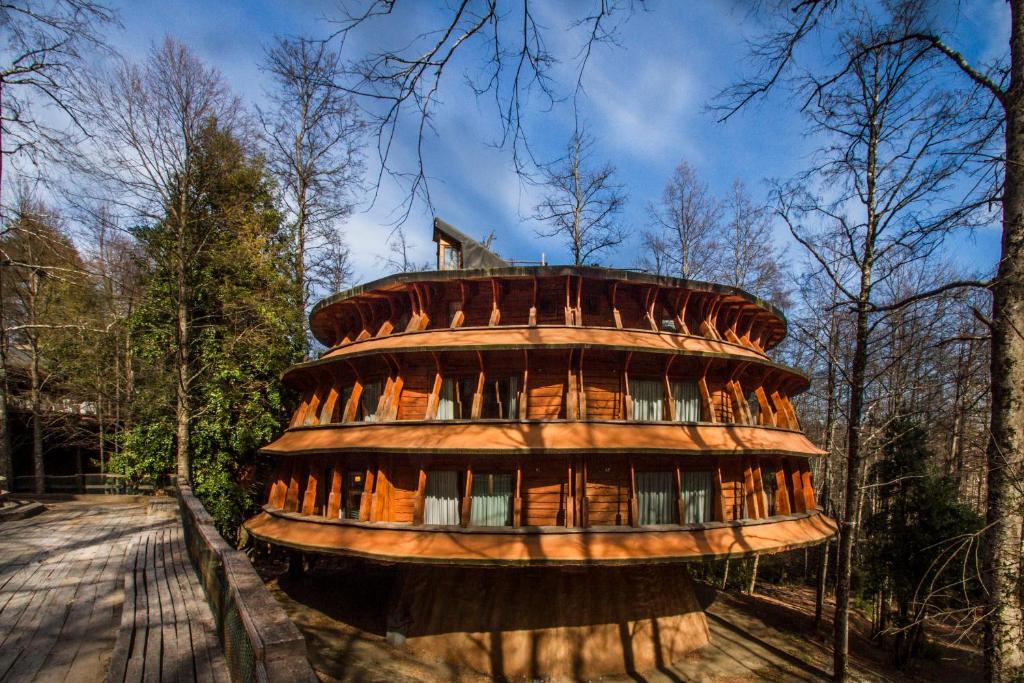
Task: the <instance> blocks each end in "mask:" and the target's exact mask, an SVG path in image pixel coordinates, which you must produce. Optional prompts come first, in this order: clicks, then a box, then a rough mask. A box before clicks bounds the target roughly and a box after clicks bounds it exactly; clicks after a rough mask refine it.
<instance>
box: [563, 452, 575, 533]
mask: <svg viewBox="0 0 1024 683" xmlns="http://www.w3.org/2000/svg"><path fill="white" fill-rule="evenodd" d="M575 479H576V476H575V474H574V467H573V458H572V457H571V456H570V457H569V472H568V477H567V479H566V482H565V526H567V527H574V526H576V496H575V495H573V488H574V485H575Z"/></svg>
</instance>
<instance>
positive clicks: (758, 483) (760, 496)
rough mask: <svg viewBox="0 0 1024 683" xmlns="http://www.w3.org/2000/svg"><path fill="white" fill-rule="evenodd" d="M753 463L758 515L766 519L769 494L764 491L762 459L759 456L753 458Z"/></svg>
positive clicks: (759, 517)
mask: <svg viewBox="0 0 1024 683" xmlns="http://www.w3.org/2000/svg"><path fill="white" fill-rule="evenodd" d="M753 463H754V464H753V465H752V466H751V470H752V473H753V475H754V496H755V498H756V500H757V516H758V519H764V518H765V517H767V516H768V496H767V494H765V492H764V478H763V476H762V474H761V461H760V459H759V458H753Z"/></svg>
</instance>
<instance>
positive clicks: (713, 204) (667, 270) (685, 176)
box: [640, 161, 722, 280]
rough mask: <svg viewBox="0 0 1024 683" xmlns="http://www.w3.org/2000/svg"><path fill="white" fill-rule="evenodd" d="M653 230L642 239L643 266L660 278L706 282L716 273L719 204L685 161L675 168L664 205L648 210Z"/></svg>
mask: <svg viewBox="0 0 1024 683" xmlns="http://www.w3.org/2000/svg"><path fill="white" fill-rule="evenodd" d="M647 213H648V215H649V216H650V221H651V223H650V225H651V227H650V228H649V229H647V230H645V231H644V232H643V235H642V237H641V239H642V243H643V249H644V252H643V254H642V256H641V260H640V266H641V268H643V269H644V270H650V271H653V272H655V273H658V274H660V275H676V276H679V277H682V278H686V279H691V280H707V279H711V278H712V277H713V274H714V273H715V271H716V259H717V257H718V255H719V254H718V249H717V244H716V240H715V236H716V232H717V229H718V226H719V221H720V219H721V215H722V208H721V204H720V202H719V201H718V200H717V199H716V198H715V197H713V196H712V195H711V194H710V192H709V191H708V186H707V183H705V182H703V181H702V180H700V178H699V177H698V176H697V172H696V171H695V170H694V168H693V167H692V166H690V164H688V163H687V162H686V161H682V162H680V164H679V165H678V166H676V169H675V172H674V173H673V174H672V177H671V178H670V179H669V181H668V183H667V184H666V185H665V190H664V192H662V196H661V203H660V204H659V205H657V206H656V205H654V204H651V205H649V206H648V207H647Z"/></svg>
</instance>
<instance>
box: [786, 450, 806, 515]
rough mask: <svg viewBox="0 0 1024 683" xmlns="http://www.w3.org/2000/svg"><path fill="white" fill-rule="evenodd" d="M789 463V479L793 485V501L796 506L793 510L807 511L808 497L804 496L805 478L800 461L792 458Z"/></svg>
mask: <svg viewBox="0 0 1024 683" xmlns="http://www.w3.org/2000/svg"><path fill="white" fill-rule="evenodd" d="M789 463H790V467H789V481H790V483H791V484H792V485H793V503H794V505H795V507H796V509H795V510H793V512H807V498H806V496H804V480H803V475H802V474H801V472H800V463H798V462H797V461H796V460H793V459H790V461H789Z"/></svg>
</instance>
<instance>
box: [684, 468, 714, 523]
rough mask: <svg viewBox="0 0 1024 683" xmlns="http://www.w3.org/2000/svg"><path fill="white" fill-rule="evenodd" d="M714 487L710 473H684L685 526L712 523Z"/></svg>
mask: <svg viewBox="0 0 1024 683" xmlns="http://www.w3.org/2000/svg"><path fill="white" fill-rule="evenodd" d="M713 493H714V487H713V485H712V483H711V473H710V472H683V491H682V494H683V514H684V515H685V517H686V518H685V519H684V520H683V524H703V523H704V522H709V521H711V496H712V495H713Z"/></svg>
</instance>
